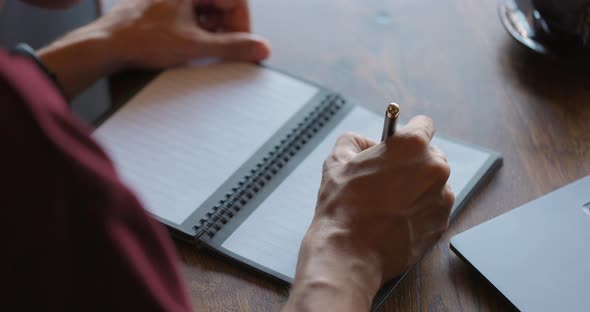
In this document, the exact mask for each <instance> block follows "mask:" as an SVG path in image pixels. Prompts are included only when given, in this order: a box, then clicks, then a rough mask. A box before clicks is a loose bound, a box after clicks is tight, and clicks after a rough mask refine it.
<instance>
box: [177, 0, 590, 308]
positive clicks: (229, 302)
mask: <svg viewBox="0 0 590 312" xmlns="http://www.w3.org/2000/svg"><path fill="white" fill-rule="evenodd" d="M251 2H252V11H253V12H252V13H253V20H254V28H255V31H256V32H258V33H260V34H262V35H264V36H266V37H267V38H268V39H269V40H270V42H271V43H272V44H273V48H274V49H273V57H272V58H271V59H270V61H269V63H270V64H271V65H273V66H276V67H278V68H281V69H284V70H287V71H289V72H291V73H293V74H295V75H298V76H301V77H304V78H307V79H309V80H312V81H315V82H318V83H320V84H323V85H326V86H328V87H330V88H332V89H333V90H335V91H338V92H340V93H343V94H344V95H346V96H348V97H350V98H353V99H355V100H357V101H358V102H359V103H361V104H363V105H365V106H367V107H369V108H371V109H373V110H375V111H379V112H381V109H383V105H384V104H385V103H387V102H389V101H391V100H395V101H397V102H399V103H401V105H403V115H404V117H405V118H409V117H410V116H412V115H415V114H427V115H430V116H432V117H433V118H434V119H435V121H436V123H437V126H438V131H439V133H442V134H445V135H448V136H453V137H456V138H460V139H462V140H465V141H468V142H473V143H476V144H480V145H484V146H487V147H489V148H492V149H495V150H497V151H499V152H501V153H502V155H503V156H504V167H503V168H502V169H501V170H500V171H499V172H498V173H497V174H496V176H495V177H494V178H493V179H492V180H491V181H490V182H489V183H488V185H486V186H485V187H483V189H482V190H481V191H480V192H478V194H477V195H476V196H475V198H473V200H471V202H470V204H469V205H467V206H466V207H465V210H464V211H463V212H462V213H460V214H459V216H458V218H457V219H456V220H455V222H454V223H453V224H452V226H451V228H450V229H449V231H448V232H447V233H446V235H445V236H444V237H443V239H442V240H441V241H440V242H439V243H438V244H437V245H436V246H435V248H434V249H433V250H432V251H431V252H430V253H429V254H427V255H426V257H425V258H424V259H423V260H422V261H421V262H420V264H419V265H418V266H417V267H416V268H414V269H413V270H412V271H411V273H410V274H409V275H408V276H407V278H406V279H405V280H404V281H403V282H402V284H401V287H399V288H398V289H397V290H396V292H395V294H394V295H393V296H392V297H391V298H390V299H389V300H388V302H387V304H386V305H385V306H384V307H383V310H384V311H510V310H513V308H511V305H510V303H509V302H508V301H507V300H506V299H505V298H504V297H503V296H502V295H501V294H499V293H498V292H497V291H495V289H494V288H493V286H492V285H491V284H489V283H488V282H486V281H485V280H484V279H483V278H482V277H480V276H479V275H478V274H477V273H476V272H475V271H474V270H472V269H470V268H469V267H468V266H467V265H466V264H464V263H463V262H462V261H460V260H459V259H458V258H457V257H456V256H455V255H454V254H453V253H452V252H451V251H450V250H449V238H450V237H452V236H453V235H455V234H457V233H460V232H462V231H464V230H466V229H469V228H471V227H473V226H475V225H478V224H480V223H482V222H484V221H486V220H488V219H490V218H493V217H495V216H497V215H500V214H502V213H504V212H507V211H509V210H510V209H512V208H514V207H517V206H519V205H521V204H523V203H525V202H527V201H529V200H532V199H534V198H536V197H538V196H541V195H542V194H544V193H546V192H549V191H551V190H553V189H555V188H557V187H560V186H562V185H565V184H567V183H569V182H572V181H574V180H576V179H578V178H581V177H583V176H585V175H588V174H590V79H589V78H590V77H589V76H590V75H589V74H588V73H589V71H588V69H587V68H586V69H585V70H584V69H583V68H580V67H579V66H566V65H560V64H556V63H552V62H549V61H548V60H546V59H543V58H540V57H538V56H536V55H532V54H531V53H529V52H528V51H526V50H524V49H523V48H521V47H520V46H518V45H517V44H516V43H515V42H514V41H513V40H512V39H511V38H510V37H509V36H508V35H507V33H506V32H505V31H504V29H503V28H502V26H501V24H500V22H499V19H498V17H497V3H496V1H494V0H449V1H440V0H395V1H377V0H354V1H353V0H323V1H315V0H298V1H286V0H283V1H279V0H274V1H251ZM178 248H179V250H180V253H181V256H182V260H183V262H184V266H183V267H184V274H185V277H186V280H187V282H188V285H189V289H190V296H191V299H192V301H193V304H194V306H195V307H200V308H202V309H203V310H211V311H235V310H242V311H247V310H250V311H274V310H278V309H279V308H280V307H281V305H282V304H283V303H284V302H285V300H286V298H287V295H288V289H287V288H286V287H284V286H281V285H280V284H278V283H276V282H274V281H272V280H269V279H267V278H264V277H261V276H260V275H257V274H255V273H252V272H251V271H248V270H246V269H243V268H240V267H238V266H236V265H235V264H232V263H230V262H229V261H227V260H225V259H223V258H221V257H218V256H215V255H213V254H212V253H210V252H207V251H205V250H197V251H195V249H194V247H193V246H189V245H184V244H182V243H178ZM498 256H500V255H498ZM506 256H507V255H506Z"/></svg>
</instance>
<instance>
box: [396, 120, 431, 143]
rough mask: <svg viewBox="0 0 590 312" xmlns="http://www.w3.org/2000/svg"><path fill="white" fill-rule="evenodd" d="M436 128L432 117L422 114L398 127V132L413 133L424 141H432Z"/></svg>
mask: <svg viewBox="0 0 590 312" xmlns="http://www.w3.org/2000/svg"><path fill="white" fill-rule="evenodd" d="M435 132H436V128H435V127H434V121H432V118H430V117H428V116H424V115H419V116H416V117H414V118H412V119H410V121H409V122H408V123H407V124H406V125H405V126H403V127H402V128H400V129H399V131H398V133H400V134H405V135H415V136H417V137H419V138H421V139H422V140H423V141H424V142H430V141H432V138H433V137H434V133H435Z"/></svg>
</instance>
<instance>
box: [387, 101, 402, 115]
mask: <svg viewBox="0 0 590 312" xmlns="http://www.w3.org/2000/svg"><path fill="white" fill-rule="evenodd" d="M398 115H399V105H397V104H396V103H390V104H389V106H387V117H389V118H397V117H398Z"/></svg>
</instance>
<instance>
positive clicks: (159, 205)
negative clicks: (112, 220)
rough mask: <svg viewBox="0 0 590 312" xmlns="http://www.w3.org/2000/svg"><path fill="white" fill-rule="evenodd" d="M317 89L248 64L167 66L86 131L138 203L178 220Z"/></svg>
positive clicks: (221, 181) (186, 214)
mask: <svg viewBox="0 0 590 312" xmlns="http://www.w3.org/2000/svg"><path fill="white" fill-rule="evenodd" d="M317 91H318V89H317V88H316V87H314V86H310V85H308V84H306V83H303V82H300V81H298V80H296V79H293V78H291V77H288V76H285V75H283V74H280V73H278V72H275V71H271V70H267V69H264V68H261V67H259V66H255V65H252V64H244V63H216V64H209V65H201V66H195V67H188V68H181V69H175V70H170V71H167V72H165V73H163V74H161V75H160V76H159V77H158V78H156V79H155V80H154V81H153V82H152V83H150V84H149V85H148V86H147V87H146V88H145V89H143V90H142V91H141V92H140V93H139V94H138V95H137V96H136V97H134V98H133V99H132V100H131V101H129V103H127V104H126V105H125V106H123V108H121V109H120V110H119V111H117V112H116V113H115V114H114V115H113V116H112V117H110V118H109V119H108V120H107V121H106V122H105V123H103V124H102V125H101V126H100V127H99V128H98V129H97V130H96V131H95V134H94V135H95V138H96V139H98V141H99V142H101V143H102V145H103V146H104V148H105V149H106V150H107V152H108V154H109V155H110V156H111V158H112V159H113V160H114V163H115V166H116V167H117V169H118V172H119V174H120V175H121V177H122V179H123V180H124V181H125V182H126V183H127V184H128V185H129V186H131V188H132V189H133V190H134V191H135V192H136V193H137V195H138V197H139V199H140V200H141V201H142V202H143V204H144V206H145V207H146V208H147V209H148V210H149V211H150V212H152V213H153V214H155V215H157V216H159V217H161V218H163V219H166V220H169V221H171V222H173V223H177V224H181V223H182V222H183V221H184V220H185V219H186V218H187V217H188V216H189V215H190V214H191V213H192V212H193V211H195V209H196V208H198V207H199V206H200V205H201V204H202V203H203V201H204V200H205V199H207V197H208V196H210V195H211V194H212V193H213V192H214V191H215V190H216V189H217V188H218V187H219V186H220V185H221V184H222V183H223V182H224V181H225V179H227V178H228V177H229V176H230V175H231V174H232V173H233V172H234V171H235V170H237V169H238V168H239V167H240V166H241V165H242V163H243V162H245V161H246V160H247V159H248V158H249V157H250V156H252V155H253V154H254V152H255V151H256V150H257V149H258V148H260V147H261V145H262V144H263V143H264V142H266V141H267V140H268V139H269V138H270V137H271V136H272V134H274V132H275V131H277V130H278V129H279V128H280V127H281V126H282V125H283V124H284V123H285V122H286V121H287V120H288V119H289V118H290V117H291V116H292V115H293V114H295V113H296V112H297V111H298V110H299V109H300V108H301V107H303V106H304V105H305V104H306V103H307V102H308V101H309V100H310V99H311V98H312V97H313V96H314V95H315V94H316V93H317Z"/></svg>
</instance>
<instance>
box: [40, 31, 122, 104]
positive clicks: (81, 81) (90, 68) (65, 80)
mask: <svg viewBox="0 0 590 312" xmlns="http://www.w3.org/2000/svg"><path fill="white" fill-rule="evenodd" d="M38 56H39V58H40V59H41V61H42V62H43V63H44V64H45V66H47V68H48V69H49V70H50V71H51V72H53V73H54V74H55V75H56V77H57V80H58V82H59V84H60V85H61V87H62V88H63V90H64V93H65V95H66V97H67V98H68V99H71V98H73V97H75V96H76V95H78V94H79V93H81V92H82V91H84V89H86V88H87V87H89V86H90V85H91V84H92V83H94V82H95V81H96V80H98V79H100V78H102V77H105V76H107V75H109V74H112V73H113V72H115V71H118V70H120V69H121V68H122V67H123V66H124V62H123V61H122V59H121V58H120V57H119V55H117V52H116V49H115V47H114V40H113V39H112V34H111V33H110V32H109V29H108V27H105V25H104V24H103V23H102V22H101V21H97V22H94V23H92V24H89V25H87V26H84V27H82V28H79V29H77V30H75V31H74V32H71V33H69V34H67V35H65V36H64V37H62V38H60V39H58V40H56V41H55V42H53V43H51V44H49V45H48V46H46V47H44V48H42V49H40V50H39V51H38Z"/></svg>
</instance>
